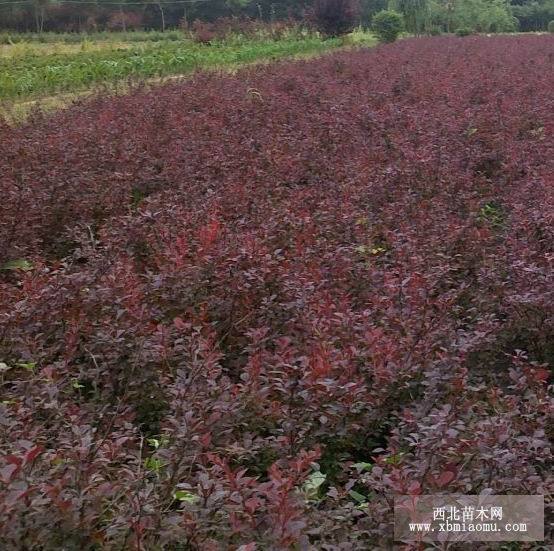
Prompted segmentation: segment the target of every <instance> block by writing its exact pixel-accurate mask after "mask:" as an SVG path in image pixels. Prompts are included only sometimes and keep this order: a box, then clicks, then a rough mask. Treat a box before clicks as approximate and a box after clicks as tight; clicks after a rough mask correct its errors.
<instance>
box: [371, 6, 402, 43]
mask: <svg viewBox="0 0 554 551" xmlns="http://www.w3.org/2000/svg"><path fill="white" fill-rule="evenodd" d="M372 28H373V32H374V33H375V34H376V35H377V38H378V39H379V40H380V41H381V42H385V43H388V42H394V41H395V40H396V39H397V38H398V36H399V35H400V33H401V32H402V31H403V30H404V18H403V16H402V14H401V13H398V12H396V11H393V10H381V11H380V12H378V13H376V14H375V15H374V16H373V20H372Z"/></svg>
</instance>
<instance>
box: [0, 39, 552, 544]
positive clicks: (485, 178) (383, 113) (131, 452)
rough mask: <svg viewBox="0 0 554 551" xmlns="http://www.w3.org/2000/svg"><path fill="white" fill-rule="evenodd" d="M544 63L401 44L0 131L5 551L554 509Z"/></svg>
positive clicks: (230, 539) (370, 540)
mask: <svg viewBox="0 0 554 551" xmlns="http://www.w3.org/2000/svg"><path fill="white" fill-rule="evenodd" d="M553 60H554V37H553V36H517V37H495V38H487V37H467V38H456V37H437V38H422V39H407V40H403V41H401V42H398V43H395V44H392V45H386V46H379V47H377V48H373V49H371V50H359V51H350V52H338V53H334V54H332V55H329V56H326V57H324V58H321V59H318V60H312V61H296V62H280V63H276V64H274V65H271V66H264V67H257V68H250V69H245V70H243V71H241V72H240V73H239V74H237V75H235V76H231V75H229V76H224V77H222V76H216V75H209V74H205V75H202V74H201V75H197V76H195V77H194V78H193V79H191V80H190V81H187V82H185V83H178V84H177V83H173V84H166V85H164V86H162V87H160V88H157V89H156V90H155V91H148V90H134V91H133V92H132V93H131V94H130V95H128V96H125V97H105V98H97V99H93V100H88V101H83V102H81V103H79V104H77V105H75V106H74V107H72V108H71V109H68V110H65V111H61V112H58V113H57V114H55V115H51V116H43V115H40V114H36V115H34V116H33V117H31V118H30V119H29V120H28V122H27V123H26V124H25V125H22V126H18V127H11V126H9V125H8V124H7V123H6V124H3V125H2V124H1V123H0V150H1V155H0V193H1V201H0V268H1V270H0V383H1V389H2V393H1V403H0V439H1V441H2V446H1V447H0V533H1V534H2V548H3V549H7V550H12V549H13V550H21V549H40V550H59V549H64V550H84V549H91V550H93V549H134V550H144V551H146V550H148V551H150V550H162V549H164V550H165V549H168V550H202V551H205V550H206V551H216V550H220V549H221V550H223V549H224V550H227V549H229V550H231V549H233V550H241V551H255V550H283V549H314V550H315V549H317V550H320V549H321V550H339V549H341V550H362V549H363V550H366V549H392V546H393V543H392V538H393V532H392V511H391V503H392V498H393V496H394V495H397V494H420V493H424V494H437V493H462V494H474V493H481V492H488V491H490V492H492V493H497V494H545V495H549V494H550V493H551V491H552V488H553V486H552V478H551V475H550V471H549V466H550V463H549V462H550V460H551V456H550V452H549V445H548V442H549V439H550V438H551V437H552V425H548V420H549V415H550V413H551V411H552V409H551V408H552V401H551V399H550V397H549V396H550V395H549V392H548V390H549V386H548V383H549V377H550V375H551V366H552V362H553V360H554V313H553V308H554V296H553V295H554V293H553V291H554V284H553V273H554V272H553V260H554V250H553V244H554V187H553V183H554V182H553V174H554V170H553V169H554V166H553V159H554V146H553V142H552V132H553V130H554V101H553V94H552V90H553V89H554V71H553ZM494 545H495V544H487V545H486V546H484V547H482V548H483V549H494V548H498V549H500V548H501V547H500V545H499V546H498V547H493V546H494ZM449 549H457V548H456V547H450V548H449ZM472 549H480V547H479V544H474V545H473V546H472ZM503 549H507V548H506V547H504V548H503ZM510 549H511V548H510ZM514 549H515V548H514ZM518 549H538V547H529V546H528V547H525V546H520V547H518Z"/></svg>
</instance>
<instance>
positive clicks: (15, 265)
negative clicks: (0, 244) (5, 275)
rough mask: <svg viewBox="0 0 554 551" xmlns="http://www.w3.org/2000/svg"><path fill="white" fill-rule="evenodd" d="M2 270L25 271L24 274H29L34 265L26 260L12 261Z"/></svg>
mask: <svg viewBox="0 0 554 551" xmlns="http://www.w3.org/2000/svg"><path fill="white" fill-rule="evenodd" d="M0 269H2V270H23V271H24V272H28V271H29V270H32V269H33V265H32V263H31V262H29V261H28V260H25V259H24V258H18V259H17V260H10V261H8V262H6V263H5V264H4V265H3V266H2V268H0Z"/></svg>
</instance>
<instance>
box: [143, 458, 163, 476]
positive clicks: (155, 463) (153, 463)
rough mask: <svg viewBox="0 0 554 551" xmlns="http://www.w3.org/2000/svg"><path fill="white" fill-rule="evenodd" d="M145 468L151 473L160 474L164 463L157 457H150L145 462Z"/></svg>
mask: <svg viewBox="0 0 554 551" xmlns="http://www.w3.org/2000/svg"><path fill="white" fill-rule="evenodd" d="M144 467H145V468H146V469H148V470H149V471H153V472H155V473H159V472H160V471H161V470H162V468H163V467H164V463H163V462H162V460H161V459H156V458H155V457H148V458H146V459H145V460H144Z"/></svg>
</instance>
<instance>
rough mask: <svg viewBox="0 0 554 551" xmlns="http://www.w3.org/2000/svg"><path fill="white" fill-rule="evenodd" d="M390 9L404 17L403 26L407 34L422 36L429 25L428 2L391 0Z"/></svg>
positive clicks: (426, 0)
mask: <svg viewBox="0 0 554 551" xmlns="http://www.w3.org/2000/svg"><path fill="white" fill-rule="evenodd" d="M390 8H391V9H392V10H394V11H397V12H398V13H401V14H402V15H403V16H404V24H405V26H406V30H407V31H408V32H409V33H413V34H415V35H416V36H419V35H421V34H423V33H424V32H425V30H426V28H427V27H428V24H429V16H430V8H429V0H391V2H390Z"/></svg>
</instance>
